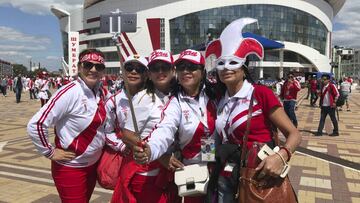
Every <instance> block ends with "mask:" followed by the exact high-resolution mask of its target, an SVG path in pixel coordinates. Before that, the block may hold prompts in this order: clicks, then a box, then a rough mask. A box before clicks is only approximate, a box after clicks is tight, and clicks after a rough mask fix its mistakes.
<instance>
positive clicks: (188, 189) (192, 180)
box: [175, 164, 209, 197]
mask: <svg viewBox="0 0 360 203" xmlns="http://www.w3.org/2000/svg"><path fill="white" fill-rule="evenodd" d="M208 183H209V170H208V168H207V165H206V164H205V165H204V164H192V165H189V166H185V167H184V168H183V169H178V170H177V171H175V184H176V185H177V186H178V188H179V195H180V196H181V197H185V196H198V195H204V194H206V193H207V186H208Z"/></svg>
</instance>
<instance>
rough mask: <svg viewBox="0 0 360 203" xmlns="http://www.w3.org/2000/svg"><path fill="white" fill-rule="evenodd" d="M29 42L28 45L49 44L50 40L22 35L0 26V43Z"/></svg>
mask: <svg viewBox="0 0 360 203" xmlns="http://www.w3.org/2000/svg"><path fill="white" fill-rule="evenodd" d="M1 41H6V42H19V43H20V42H21V43H24V42H30V43H35V42H36V43H46V44H49V43H50V39H49V38H47V37H37V36H32V35H28V34H25V33H22V32H20V31H18V30H15V29H13V28H10V27H5V26H0V42H1Z"/></svg>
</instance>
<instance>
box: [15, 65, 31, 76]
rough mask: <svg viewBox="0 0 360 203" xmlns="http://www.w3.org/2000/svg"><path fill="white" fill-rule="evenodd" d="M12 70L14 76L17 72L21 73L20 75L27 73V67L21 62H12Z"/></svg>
mask: <svg viewBox="0 0 360 203" xmlns="http://www.w3.org/2000/svg"><path fill="white" fill-rule="evenodd" d="M13 71H14V76H17V75H19V74H21V75H27V74H28V70H27V67H25V66H24V65H23V64H14V65H13Z"/></svg>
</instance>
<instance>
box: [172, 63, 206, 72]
mask: <svg viewBox="0 0 360 203" xmlns="http://www.w3.org/2000/svg"><path fill="white" fill-rule="evenodd" d="M200 68H201V66H199V65H196V64H192V63H180V64H178V65H177V66H176V71H177V72H182V71H185V70H187V71H189V72H194V71H197V70H200Z"/></svg>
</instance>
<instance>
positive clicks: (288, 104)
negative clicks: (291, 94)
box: [284, 100, 298, 127]
mask: <svg viewBox="0 0 360 203" xmlns="http://www.w3.org/2000/svg"><path fill="white" fill-rule="evenodd" d="M295 105H296V101H293V100H291V101H284V110H285V112H286V114H287V115H288V116H289V118H290V120H291V122H292V123H293V124H294V126H295V127H297V126H298V122H297V119H296V114H295Z"/></svg>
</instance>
